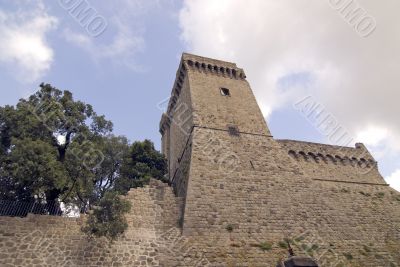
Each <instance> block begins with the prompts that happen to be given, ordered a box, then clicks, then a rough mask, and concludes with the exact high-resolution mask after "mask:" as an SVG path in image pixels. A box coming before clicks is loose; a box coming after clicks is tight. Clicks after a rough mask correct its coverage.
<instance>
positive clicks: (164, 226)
mask: <svg viewBox="0 0 400 267" xmlns="http://www.w3.org/2000/svg"><path fill="white" fill-rule="evenodd" d="M221 88H225V89H228V90H229V94H230V95H229V96H224V95H223V94H221V92H220V90H221ZM233 128H234V129H236V130H234V131H232V129H233ZM230 129H231V130H230ZM160 132H161V134H162V150H163V153H164V154H165V155H166V157H167V158H168V170H169V178H170V183H171V184H172V185H173V186H172V187H170V186H168V185H167V184H164V183H162V182H159V181H155V180H152V181H151V183H150V185H148V186H146V187H144V188H137V189H132V190H131V191H130V192H129V194H128V196H127V198H128V199H129V200H130V201H132V205H133V208H132V211H131V212H130V214H128V216H127V218H128V221H129V228H128V231H127V232H126V233H125V236H124V237H122V238H120V239H119V240H117V241H116V242H114V243H113V244H108V243H107V242H106V241H105V240H103V239H99V240H87V239H86V238H85V237H84V236H83V235H82V233H81V232H80V227H81V225H82V224H83V222H84V220H85V218H81V219H68V218H62V217H50V216H38V215H29V216H28V217H27V218H8V217H0V266H165V267H168V266H181V267H186V266H276V265H277V264H278V262H282V261H284V260H285V259H286V258H287V255H288V249H287V241H289V242H290V244H291V246H292V248H293V250H294V252H295V254H296V255H297V256H309V257H313V258H314V259H316V260H317V262H318V264H319V266H335V267H340V266H371V267H372V266H374V267H376V266H382V267H386V266H390V267H396V266H400V253H399V251H400V194H399V192H397V191H395V190H393V189H391V188H390V187H389V186H388V185H387V184H386V183H385V182H384V180H383V178H382V176H381V175H380V174H379V171H378V167H377V164H376V162H375V160H374V159H373V157H372V156H371V155H370V153H369V152H368V150H367V149H366V148H365V147H364V146H363V145H362V144H356V145H355V147H354V148H351V147H340V146H330V145H323V144H315V143H309V142H300V141H292V140H276V139H274V138H273V137H272V136H271V133H270V131H269V129H268V127H267V124H266V122H265V120H264V118H263V116H262V113H261V111H260V109H259V107H258V105H257V103H256V100H255V98H254V95H253V93H252V91H251V88H250V85H249V83H248V82H247V81H246V76H245V74H244V71H243V70H242V69H240V68H238V67H237V66H236V65H235V64H234V63H229V62H224V61H218V60H214V59H209V58H204V57H199V56H195V55H190V54H184V55H183V56H182V60H181V63H180V66H179V68H178V71H177V76H176V81H175V83H174V86H173V90H172V94H171V99H170V101H169V103H168V110H167V112H166V114H164V115H163V116H162V119H161V122H160Z"/></svg>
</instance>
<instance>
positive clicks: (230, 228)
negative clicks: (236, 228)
mask: <svg viewBox="0 0 400 267" xmlns="http://www.w3.org/2000/svg"><path fill="white" fill-rule="evenodd" d="M225 229H226V231H228V232H229V233H231V232H232V231H233V225H232V224H228V225H227V226H226V227H225Z"/></svg>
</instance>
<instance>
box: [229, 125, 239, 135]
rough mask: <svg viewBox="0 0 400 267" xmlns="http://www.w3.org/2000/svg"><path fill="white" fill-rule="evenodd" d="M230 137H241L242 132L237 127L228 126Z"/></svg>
mask: <svg viewBox="0 0 400 267" xmlns="http://www.w3.org/2000/svg"><path fill="white" fill-rule="evenodd" d="M228 132H229V135H233V136H239V135H240V132H239V129H238V127H237V126H228Z"/></svg>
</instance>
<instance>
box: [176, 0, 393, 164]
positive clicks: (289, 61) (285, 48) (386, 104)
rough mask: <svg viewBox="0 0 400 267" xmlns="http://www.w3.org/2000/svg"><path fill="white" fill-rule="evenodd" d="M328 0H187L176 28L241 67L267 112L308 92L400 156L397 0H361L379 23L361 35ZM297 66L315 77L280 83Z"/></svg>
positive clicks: (354, 129) (201, 48) (200, 48)
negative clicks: (372, 29) (283, 85)
mask: <svg viewBox="0 0 400 267" xmlns="http://www.w3.org/2000/svg"><path fill="white" fill-rule="evenodd" d="M330 2H332V1H329V0H323V1H320V0H298V1H291V0H280V1H273V0H268V1H265V0H254V1H252V2H251V4H249V3H248V1H239V0H220V1H214V0H186V1H184V4H183V7H182V9H181V12H180V26H181V29H182V35H181V36H182V39H183V41H184V42H185V43H186V45H187V47H188V49H189V50H190V51H191V52H193V53H197V54H201V55H204V56H209V57H216V58H220V59H225V60H229V61H233V62H236V63H238V65H239V66H240V67H243V68H244V69H245V71H246V74H247V77H248V80H249V81H250V83H251V85H252V89H253V91H254V93H255V95H256V97H257V100H258V102H259V104H260V106H261V109H262V111H263V113H264V115H265V116H268V115H269V114H271V112H273V111H274V110H277V109H279V108H281V107H285V106H290V105H292V103H293V102H295V101H296V100H298V99H301V98H304V97H305V96H307V95H312V96H313V97H314V98H315V99H317V100H318V101H320V103H322V104H323V105H324V106H325V107H326V109H327V110H328V111H329V112H330V113H332V114H333V115H334V116H335V117H336V119H337V121H338V122H339V123H340V124H341V125H342V126H343V127H345V128H346V129H349V131H350V134H351V135H352V136H353V137H354V139H355V140H354V141H363V142H365V143H367V145H368V144H369V147H373V148H374V149H375V150H377V151H378V150H379V151H381V152H382V151H391V155H392V157H391V158H390V159H389V158H387V157H386V158H385V160H388V161H391V162H395V161H396V162H399V157H398V154H399V153H400V123H399V119H398V114H400V105H399V104H398V99H400V90H398V85H399V84H400V76H399V74H398V73H399V71H400V53H399V52H398V48H399V47H400V28H399V27H396V25H397V24H398V23H399V20H400V18H399V16H398V14H397V13H398V10H399V9H400V2H399V1H397V0H388V1H385V2H379V3H378V2H377V1H374V0H365V1H360V0H359V1H358V2H359V4H360V5H361V6H362V8H363V9H364V10H366V12H368V14H370V15H371V16H373V17H374V19H375V20H376V23H377V27H376V29H375V31H373V32H372V33H371V34H370V35H369V36H368V37H365V38H363V37H361V36H360V35H359V34H358V33H357V32H356V31H355V30H354V29H353V28H352V27H351V26H350V25H349V24H348V22H347V21H346V20H345V19H343V15H342V14H341V13H340V12H339V11H337V10H335V9H333V8H332V7H331V5H330ZM336 2H337V1H336ZM342 2H344V1H342ZM354 2H355V1H354ZM298 73H303V74H306V75H308V76H309V77H312V79H311V80H309V81H306V82H302V83H292V84H291V83H289V84H286V86H285V87H282V86H280V85H281V84H280V81H282V79H285V77H288V76H290V75H293V74H298ZM288 129H290V127H288ZM357 138H360V139H362V140H357ZM378 148H379V149H378ZM394 154H396V156H394ZM399 163H400V162H399Z"/></svg>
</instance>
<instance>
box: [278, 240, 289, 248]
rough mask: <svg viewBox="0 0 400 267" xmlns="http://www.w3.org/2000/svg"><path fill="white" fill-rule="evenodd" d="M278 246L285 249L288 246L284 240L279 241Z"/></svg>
mask: <svg viewBox="0 0 400 267" xmlns="http://www.w3.org/2000/svg"><path fill="white" fill-rule="evenodd" d="M278 245H279V247H281V248H284V249H287V248H288V244H287V243H286V242H285V241H279V243H278Z"/></svg>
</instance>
